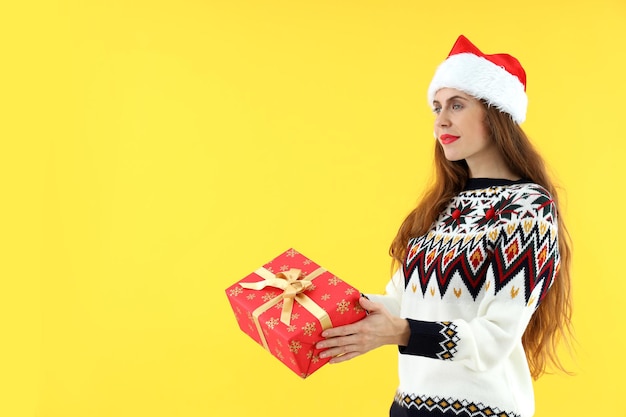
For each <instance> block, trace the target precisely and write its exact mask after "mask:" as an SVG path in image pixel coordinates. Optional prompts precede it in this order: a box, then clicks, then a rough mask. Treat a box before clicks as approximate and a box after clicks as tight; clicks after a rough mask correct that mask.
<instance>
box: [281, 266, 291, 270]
mask: <svg viewBox="0 0 626 417" xmlns="http://www.w3.org/2000/svg"><path fill="white" fill-rule="evenodd" d="M290 269H291V268H289V265H283V266H281V267H280V270H281V272H285V271H289V270H290Z"/></svg>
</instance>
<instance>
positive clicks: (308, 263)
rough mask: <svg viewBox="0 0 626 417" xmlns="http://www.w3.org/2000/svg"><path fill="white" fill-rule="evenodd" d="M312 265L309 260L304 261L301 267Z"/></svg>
mask: <svg viewBox="0 0 626 417" xmlns="http://www.w3.org/2000/svg"><path fill="white" fill-rule="evenodd" d="M312 263H313V261H311V260H310V259H305V260H304V261H303V262H302V265H311V264H312Z"/></svg>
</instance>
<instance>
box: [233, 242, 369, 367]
mask: <svg viewBox="0 0 626 417" xmlns="http://www.w3.org/2000/svg"><path fill="white" fill-rule="evenodd" d="M226 295H227V296H228V300H229V301H230V304H231V306H232V308H233V312H234V313H235V318H236V319H237V322H238V323H239V327H240V328H241V330H242V331H243V332H244V333H246V334H248V335H249V336H250V337H251V338H252V339H254V340H255V341H256V342H257V343H258V344H260V345H261V346H263V347H264V348H265V349H266V350H268V351H269V352H270V353H271V354H272V355H273V356H274V357H276V358H277V359H278V360H280V361H281V362H282V363H284V364H285V365H286V366H287V367H288V368H289V369H291V370H292V371H294V372H295V373H296V374H298V375H299V376H300V377H302V378H306V377H307V376H309V375H311V374H312V373H313V372H315V371H316V370H318V369H319V368H321V367H322V366H323V365H324V364H326V363H327V362H328V361H329V360H330V358H324V359H322V358H320V357H319V353H320V351H319V350H318V349H316V348H315V344H316V343H317V342H319V341H320V340H322V339H323V337H322V336H321V333H322V331H324V330H325V329H328V328H330V327H337V326H342V325H345V324H350V323H354V322H356V321H358V320H360V319H362V318H364V317H365V315H366V313H365V311H364V310H363V308H362V307H361V305H360V304H359V297H360V293H359V291H357V290H356V289H354V288H353V287H352V286H350V285H349V284H347V283H346V282H344V281H342V280H341V279H339V278H338V277H336V276H335V275H334V274H332V273H331V272H329V271H327V270H325V269H324V268H322V267H320V266H319V265H318V264H316V263H315V262H313V261H312V260H310V259H309V258H307V257H306V256H304V255H302V254H301V253H299V252H297V251H296V250H294V249H289V250H287V251H285V252H284V253H282V254H281V255H279V256H278V257H276V258H275V259H273V260H272V261H270V262H268V263H267V264H265V265H264V266H263V267H261V268H259V269H257V270H256V271H254V272H253V273H251V274H250V275H248V276H246V277H245V278H243V279H242V280H240V281H239V282H237V283H235V284H233V285H232V286H230V287H229V288H227V289H226Z"/></svg>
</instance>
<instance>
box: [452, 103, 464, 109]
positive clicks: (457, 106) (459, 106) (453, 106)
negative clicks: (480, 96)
mask: <svg viewBox="0 0 626 417" xmlns="http://www.w3.org/2000/svg"><path fill="white" fill-rule="evenodd" d="M462 108H463V106H462V105H461V104H458V103H456V104H453V105H452V109H453V110H461V109H462Z"/></svg>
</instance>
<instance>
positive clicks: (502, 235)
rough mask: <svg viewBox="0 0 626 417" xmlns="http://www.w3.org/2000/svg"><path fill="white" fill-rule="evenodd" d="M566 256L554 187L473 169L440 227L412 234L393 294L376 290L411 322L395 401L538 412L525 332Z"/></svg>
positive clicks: (429, 412) (423, 410)
mask: <svg viewBox="0 0 626 417" xmlns="http://www.w3.org/2000/svg"><path fill="white" fill-rule="evenodd" d="M559 262H560V256H559V250H558V237H557V218H556V208H555V206H554V203H553V201H552V198H551V196H550V195H549V194H548V192H547V191H546V190H545V189H544V188H542V187H540V186H539V185H536V184H532V183H524V182H523V181H517V182H513V181H507V180H491V179H471V180H470V181H469V184H468V186H467V188H466V190H465V191H463V192H461V193H460V194H458V195H457V196H456V197H455V198H453V199H452V201H451V202H450V204H449V205H448V206H447V208H446V209H445V210H444V211H443V212H442V213H441V215H440V216H439V218H438V219H437V221H436V222H435V223H433V226H432V227H431V229H430V231H429V232H428V233H427V234H425V235H424V236H420V237H416V238H413V239H411V240H410V241H409V244H408V251H407V256H406V260H405V262H404V264H403V267H402V268H400V269H399V270H398V271H397V272H396V273H395V274H394V276H393V277H392V279H391V281H390V282H389V284H388V285H387V288H386V294H385V295H370V296H369V298H370V299H372V300H373V301H376V302H381V303H383V304H384V305H385V306H386V307H387V309H389V311H390V312H391V313H393V314H396V315H398V316H400V317H403V318H406V319H407V320H408V322H409V327H410V330H411V336H410V339H409V343H408V345H407V346H400V347H399V364H398V365H399V377H400V384H399V387H398V391H397V394H396V398H395V403H394V405H393V406H392V410H393V408H396V409H398V410H399V409H402V410H404V411H402V414H401V415H407V416H444V415H445V416H448V415H450V416H472V417H475V416H476V417H477V416H480V417H483V416H485V417H486V416H499V417H504V416H506V417H529V416H532V415H533V413H534V395H533V387H532V382H531V377H530V372H529V368H528V363H527V361H526V357H525V354H524V349H523V347H522V342H521V337H522V335H523V333H524V330H525V329H526V327H527V325H528V322H529V320H530V318H531V316H532V314H533V312H534V311H535V310H536V308H537V306H538V305H539V303H540V302H541V301H542V299H543V298H544V297H545V295H546V292H547V291H548V289H549V288H550V286H551V284H552V280H553V279H554V276H555V275H556V273H557V271H558V268H559ZM392 415H394V414H393V413H392ZM398 415H400V414H398Z"/></svg>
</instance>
